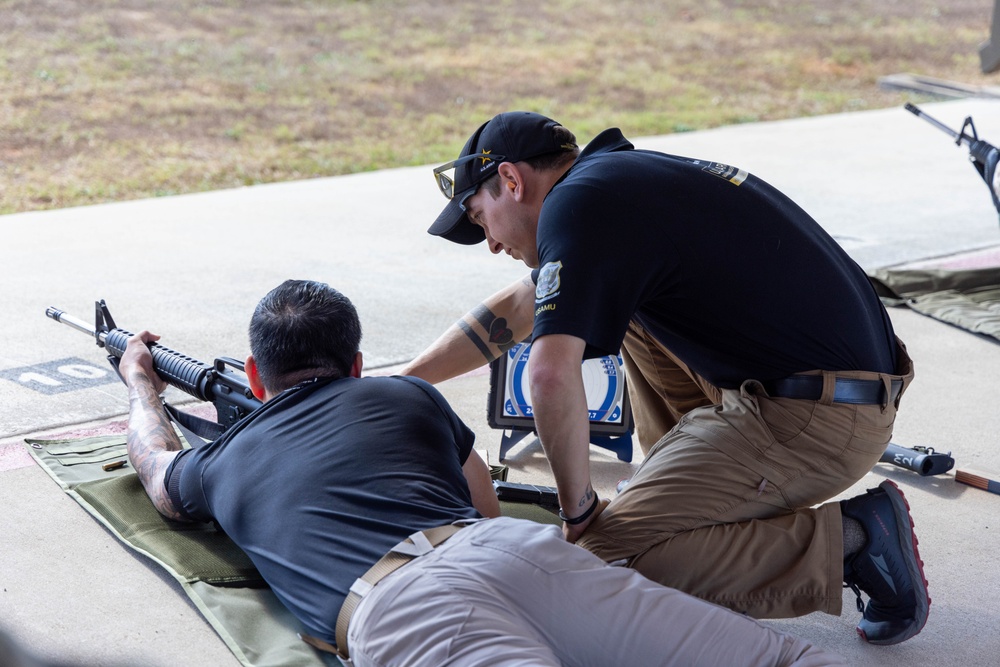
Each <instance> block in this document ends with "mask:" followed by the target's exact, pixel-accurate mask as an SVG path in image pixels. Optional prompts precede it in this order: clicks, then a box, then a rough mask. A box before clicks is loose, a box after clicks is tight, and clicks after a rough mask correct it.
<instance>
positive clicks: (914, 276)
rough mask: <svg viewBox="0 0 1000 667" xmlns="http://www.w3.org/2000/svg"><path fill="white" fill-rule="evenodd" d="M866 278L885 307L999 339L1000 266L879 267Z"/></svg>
mask: <svg viewBox="0 0 1000 667" xmlns="http://www.w3.org/2000/svg"><path fill="white" fill-rule="evenodd" d="M869 279H870V280H871V282H872V284H873V285H874V286H875V291H876V292H877V293H878V295H879V296H880V297H881V298H882V301H883V303H885V304H886V305H888V306H907V307H909V308H910V309H912V310H914V311H916V312H918V313H921V314H923V315H926V316H928V317H933V318H934V319H936V320H940V321H942V322H946V323H948V324H952V325H954V326H956V327H959V328H961V329H965V330H966V331H969V332H971V333H975V334H980V335H983V336H989V337H991V338H993V339H996V340H1000V267H989V268H978V269H958V270H954V269H944V268H939V269H935V268H928V269H880V270H878V271H875V272H874V273H872V274H871V275H870V276H869Z"/></svg>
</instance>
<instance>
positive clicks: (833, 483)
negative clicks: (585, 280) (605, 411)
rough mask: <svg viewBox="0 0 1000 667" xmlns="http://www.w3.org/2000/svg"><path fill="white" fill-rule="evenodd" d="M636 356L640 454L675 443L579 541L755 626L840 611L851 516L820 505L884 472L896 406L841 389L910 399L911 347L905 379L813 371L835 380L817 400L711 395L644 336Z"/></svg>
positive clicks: (650, 457) (633, 373)
mask: <svg viewBox="0 0 1000 667" xmlns="http://www.w3.org/2000/svg"><path fill="white" fill-rule="evenodd" d="M626 345H627V346H628V350H627V351H626V353H625V354H624V355H623V356H625V358H626V373H627V377H628V381H629V383H630V390H631V389H632V387H635V388H636V389H637V391H636V393H634V394H633V393H630V398H632V400H633V410H634V414H635V416H636V430H637V434H638V437H639V440H640V445H643V442H644V441H643V438H648V437H651V435H650V434H651V433H655V431H656V429H657V428H668V429H669V432H666V434H665V435H663V437H662V438H660V439H659V440H658V441H657V442H656V443H655V445H653V446H652V447H650V448H649V449H648V452H647V453H646V458H645V460H644V461H643V463H642V465H641V466H640V468H639V470H638V471H637V472H636V475H635V476H634V477H633V478H632V481H631V483H630V484H629V485H628V487H627V488H626V489H625V490H624V491H623V492H622V493H621V494H620V495H619V496H618V497H616V498H615V499H614V500H612V502H611V504H610V505H609V506H608V508H607V509H606V510H605V511H604V512H603V513H602V514H601V515H600V516H599V517H598V518H597V519H596V520H595V521H594V523H593V524H592V525H591V526H590V528H589V529H588V530H587V532H586V533H585V534H584V535H583V537H582V538H581V539H580V541H579V542H578V543H579V544H580V545H581V546H583V547H585V548H587V549H589V550H590V551H592V552H594V553H595V554H597V555H598V556H600V557H601V558H603V559H604V560H606V561H615V560H619V559H628V562H629V564H630V565H631V566H632V567H634V568H635V569H636V570H638V571H639V572H641V573H642V574H644V575H645V576H647V577H649V578H650V579H653V580H654V581H657V582H660V583H662V584H665V585H667V586H671V587H674V588H678V589H680V590H682V591H685V592H687V593H691V594H693V595H696V596H698V597H701V598H703V599H705V600H709V601H711V602H715V603H718V604H722V605H725V606H727V607H730V608H732V609H735V610H737V611H741V612H745V613H747V614H749V615H751V616H753V617H755V618H786V617H791V616H799V615H803V614H808V613H810V612H813V611H823V612H826V613H829V614H835V615H837V614H840V610H841V599H842V583H843V535H842V531H843V528H842V525H841V514H840V507H839V505H838V504H837V503H827V504H825V505H819V506H818V507H816V505H818V504H820V503H823V502H825V501H827V500H829V499H830V498H832V497H833V496H835V495H837V494H839V493H841V492H842V491H844V490H845V489H847V488H848V487H850V486H851V485H853V484H854V483H855V482H857V481H858V480H859V479H861V477H863V476H864V475H865V474H866V473H868V472H869V471H870V470H871V469H872V467H873V466H874V465H875V464H876V463H877V462H878V460H879V457H880V456H881V455H882V453H883V451H884V450H885V447H886V445H887V443H888V442H889V439H890V437H891V435H892V424H893V421H894V419H895V415H896V406H895V405H892V404H890V405H885V406H880V405H850V404H843V403H833V402H832V398H833V382H834V379H835V378H836V377H844V378H854V379H875V380H881V381H882V382H884V383H886V384H887V385H888V382H889V381H891V380H893V379H901V380H902V381H903V388H902V391H905V389H906V386H907V385H908V384H909V382H910V381H911V380H912V378H913V370H912V364H911V362H910V359H909V357H908V356H907V354H906V351H905V348H904V347H903V345H902V343H899V346H898V354H899V368H898V372H899V373H900V374H899V375H886V374H879V373H867V372H839V373H833V372H829V371H814V372H812V373H811V374H815V375H822V376H823V377H824V379H825V380H826V382H825V385H824V386H825V389H824V393H823V396H822V397H821V398H820V399H819V400H818V401H809V400H801V399H787V398H770V397H768V396H767V394H766V392H765V391H764V389H763V388H762V387H761V385H760V384H759V383H758V382H756V381H754V380H748V381H747V382H745V383H744V384H743V386H742V387H741V388H740V389H732V390H728V389H727V390H720V389H718V388H716V387H712V386H711V385H709V384H708V383H707V382H706V381H705V380H704V379H703V378H699V377H697V376H695V375H693V374H691V373H690V371H689V370H688V369H687V368H686V367H684V366H683V365H678V364H677V362H676V360H675V359H674V358H673V357H672V355H670V354H669V352H667V351H666V350H665V349H663V348H662V346H659V344H658V343H656V342H655V341H653V340H652V339H651V338H650V337H648V336H646V335H645V332H643V331H642V330H641V329H640V328H639V327H637V326H634V327H633V329H632V331H630V333H629V335H628V336H627V337H626ZM685 377H686V378H687V379H686V380H684V379H683V378H685ZM901 393H902V392H901ZM716 396H717V398H716ZM671 397H679V399H680V403H679V404H673V405H672V404H671ZM897 403H898V401H897ZM678 405H680V406H682V407H680V408H678V407H677V406H678ZM688 405H690V406H696V407H691V408H688V411H687V412H685V411H684V410H685V408H684V407H683V406H688ZM640 422H642V425H640ZM673 424H676V425H673ZM645 449H646V448H645V447H644V450H645Z"/></svg>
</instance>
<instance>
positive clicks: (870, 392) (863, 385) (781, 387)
mask: <svg viewBox="0 0 1000 667" xmlns="http://www.w3.org/2000/svg"><path fill="white" fill-rule="evenodd" d="M763 385H764V389H765V390H767V393H768V395H769V396H772V397H774V398H802V399H806V400H810V401H818V400H819V399H820V397H821V396H822V395H823V376H822V375H791V376H789V377H786V378H784V379H782V380H771V381H769V382H764V383H763ZM889 386H890V387H891V388H892V389H891V392H890V395H889V400H886V398H885V385H884V384H883V383H882V381H881V380H854V379H851V378H836V384H835V385H834V389H833V402H834V403H851V404H854V405H886V404H889V403H895V402H896V399H897V398H899V392H900V390H902V388H903V381H902V380H892V381H891V382H890V383H889Z"/></svg>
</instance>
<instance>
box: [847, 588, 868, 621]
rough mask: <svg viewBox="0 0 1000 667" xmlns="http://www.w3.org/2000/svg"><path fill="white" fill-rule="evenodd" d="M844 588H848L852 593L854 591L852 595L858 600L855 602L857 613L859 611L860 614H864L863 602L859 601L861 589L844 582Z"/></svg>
mask: <svg viewBox="0 0 1000 667" xmlns="http://www.w3.org/2000/svg"><path fill="white" fill-rule="evenodd" d="M844 588H850V589H851V590H852V591H854V594H855V595H856V596H858V599H857V600H856V604H857V606H858V611H860V612H861V613H862V614H863V613H865V601H864V600H862V599H861V589H860V588H858V585H857V584H856V583H854V582H853V581H846V582H844Z"/></svg>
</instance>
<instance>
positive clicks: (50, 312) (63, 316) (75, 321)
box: [45, 306, 101, 341]
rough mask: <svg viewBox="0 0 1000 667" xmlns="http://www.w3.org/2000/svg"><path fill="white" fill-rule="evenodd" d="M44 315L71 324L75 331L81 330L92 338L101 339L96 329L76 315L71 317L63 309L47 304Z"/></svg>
mask: <svg viewBox="0 0 1000 667" xmlns="http://www.w3.org/2000/svg"><path fill="white" fill-rule="evenodd" d="M45 316H46V317H49V318H52V319H53V320H55V321H56V322H61V323H63V324H66V325H68V326H71V327H73V328H74V329H76V330H77V331H82V332H83V333H85V334H87V335H89V336H92V337H93V338H94V339H96V340H98V341H100V340H101V337H100V335H99V334H98V333H97V329H95V328H94V327H92V326H91V325H89V324H87V323H86V322H84V321H83V320H81V319H79V318H77V317H73V316H72V315H70V314H69V313H67V312H66V311H65V310H59V309H58V308H56V307H55V306H49V307H48V308H46V309H45Z"/></svg>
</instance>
